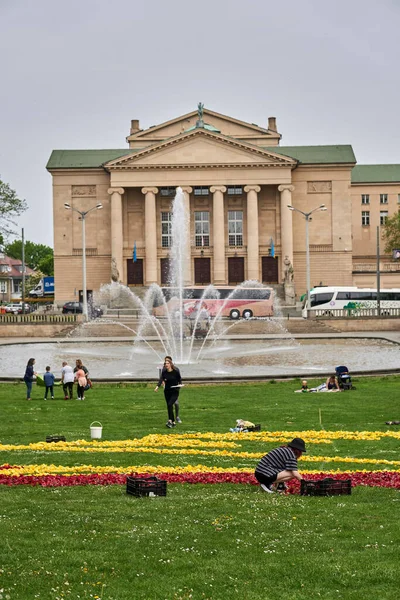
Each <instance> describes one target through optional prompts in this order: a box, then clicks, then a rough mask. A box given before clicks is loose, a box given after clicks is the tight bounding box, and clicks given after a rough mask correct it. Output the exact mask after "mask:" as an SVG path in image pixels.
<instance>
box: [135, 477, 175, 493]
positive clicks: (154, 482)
mask: <svg viewBox="0 0 400 600" xmlns="http://www.w3.org/2000/svg"><path fill="white" fill-rule="evenodd" d="M126 493H127V494H131V495H132V496H136V497H137V498H140V497H142V496H166V495H167V482H166V481H163V480H162V479H158V477H144V478H141V479H140V478H138V477H128V478H127V480H126Z"/></svg>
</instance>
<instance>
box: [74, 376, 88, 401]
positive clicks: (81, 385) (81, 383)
mask: <svg viewBox="0 0 400 600" xmlns="http://www.w3.org/2000/svg"><path fill="white" fill-rule="evenodd" d="M75 381H76V382H77V384H78V400H84V399H85V387H86V385H87V379H86V375H85V371H84V370H83V369H78V370H77V371H76V373H75Z"/></svg>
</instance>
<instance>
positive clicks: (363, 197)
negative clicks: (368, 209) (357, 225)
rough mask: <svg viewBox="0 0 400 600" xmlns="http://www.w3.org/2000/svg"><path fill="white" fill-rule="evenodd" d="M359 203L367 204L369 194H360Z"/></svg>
mask: <svg viewBox="0 0 400 600" xmlns="http://www.w3.org/2000/svg"><path fill="white" fill-rule="evenodd" d="M361 204H369V194H361Z"/></svg>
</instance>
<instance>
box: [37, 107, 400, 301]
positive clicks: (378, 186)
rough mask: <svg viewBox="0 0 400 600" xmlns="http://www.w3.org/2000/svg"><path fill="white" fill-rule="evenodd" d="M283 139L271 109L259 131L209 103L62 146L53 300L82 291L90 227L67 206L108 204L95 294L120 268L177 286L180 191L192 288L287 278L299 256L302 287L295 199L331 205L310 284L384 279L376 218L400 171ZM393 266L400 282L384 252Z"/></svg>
mask: <svg viewBox="0 0 400 600" xmlns="http://www.w3.org/2000/svg"><path fill="white" fill-rule="evenodd" d="M281 137H282V136H281V134H280V133H279V132H278V129H277V124H276V119H275V118H274V117H270V118H269V119H268V124H267V125H266V126H265V127H261V126H259V125H256V124H254V123H246V122H243V121H240V120H238V119H235V118H232V117H228V116H225V115H222V114H219V113H216V112H213V111H211V110H208V109H203V108H202V107H201V106H200V108H199V110H197V111H193V112H190V113H188V114H185V115H183V116H180V117H177V118H175V119H172V120H170V121H167V122H165V123H162V124H161V125H156V126H152V127H149V128H148V129H144V130H142V129H141V128H140V126H139V121H138V120H133V121H132V122H131V129H130V134H129V135H128V137H127V142H128V147H127V148H125V149H114V150H54V151H53V152H52V154H51V156H50V159H49V162H48V164H47V169H48V170H49V172H50V173H51V175H52V178H53V209H54V259H55V260H54V263H55V289H56V301H57V302H63V301H66V300H72V299H74V297H76V294H77V292H78V291H79V290H81V289H82V226H81V222H80V221H79V219H78V215H77V213H76V212H73V211H66V210H65V208H64V203H69V204H70V205H72V206H74V207H75V208H77V209H78V210H81V211H86V210H89V209H90V208H92V207H93V206H95V205H96V204H97V203H101V204H102V205H103V209H102V210H99V211H93V212H92V213H91V214H90V215H88V217H87V219H86V256H87V288H88V290H97V289H98V288H99V287H100V286H101V284H103V283H108V282H109V281H110V279H111V271H112V265H113V270H114V273H115V271H116V270H117V271H118V278H119V280H120V281H121V282H122V283H124V284H126V285H128V286H135V287H146V286H149V285H150V284H151V283H153V282H157V283H159V284H166V283H167V282H168V270H169V248H170V244H171V234H170V218H171V204H172V200H173V197H174V195H175V188H176V187H177V186H180V187H182V189H183V192H184V196H185V205H186V208H187V212H188V214H189V215H190V247H189V246H188V251H187V267H188V272H187V283H188V285H198V286H205V285H207V284H209V283H214V284H215V285H218V286H223V285H233V284H237V283H239V282H241V281H243V280H245V279H257V280H259V281H262V282H265V283H269V284H280V283H282V282H283V280H284V277H285V270H287V265H288V263H289V262H290V263H291V264H292V265H293V269H294V283H295V289H296V294H297V296H300V295H301V294H302V293H304V291H305V288H306V266H305V265H306V258H305V257H306V239H305V219H304V218H303V216H302V215H301V214H300V213H298V212H292V211H290V210H289V209H288V208H287V207H288V205H292V206H294V207H296V208H297V209H299V210H301V211H303V212H309V211H310V210H312V209H313V208H315V207H318V206H320V205H322V204H324V205H325V206H326V208H327V210H326V211H325V212H322V211H321V212H315V213H314V214H313V217H312V221H311V222H310V226H309V234H310V238H309V247H310V258H311V283H312V285H315V284H318V283H320V282H322V283H323V284H325V285H327V284H336V285H350V284H354V285H362V286H368V285H375V270H376V258H375V257H376V225H379V224H380V223H381V224H382V223H384V221H385V218H386V216H387V215H388V214H391V213H393V212H394V211H395V210H397V209H398V206H400V204H399V202H400V166H399V165H357V166H356V158H355V156H354V152H353V149H352V147H351V146H350V145H335V146H332V145H327V146H290V147H289V146H283V145H281V144H280V141H281ZM134 248H135V249H136V251H135V258H136V260H133V250H134ZM115 267H116V269H115ZM382 269H383V275H382V285H383V286H384V287H393V286H395V285H397V286H399V287H400V271H398V270H397V263H391V262H390V259H389V257H385V258H384V260H383V266H382Z"/></svg>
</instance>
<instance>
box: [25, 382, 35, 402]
mask: <svg viewBox="0 0 400 600" xmlns="http://www.w3.org/2000/svg"><path fill="white" fill-rule="evenodd" d="M32 383H33V381H27V380H26V379H25V385H26V397H27V399H28V400H30V398H31V392H32Z"/></svg>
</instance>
